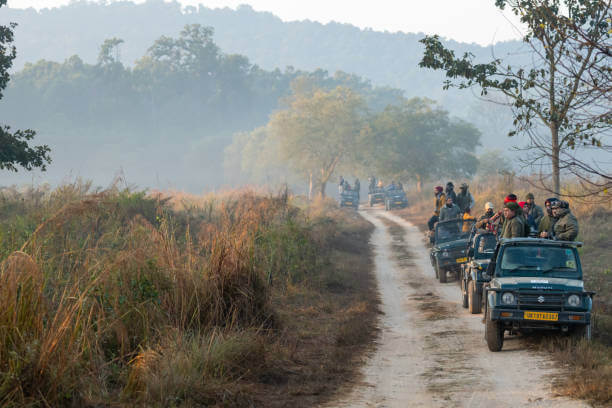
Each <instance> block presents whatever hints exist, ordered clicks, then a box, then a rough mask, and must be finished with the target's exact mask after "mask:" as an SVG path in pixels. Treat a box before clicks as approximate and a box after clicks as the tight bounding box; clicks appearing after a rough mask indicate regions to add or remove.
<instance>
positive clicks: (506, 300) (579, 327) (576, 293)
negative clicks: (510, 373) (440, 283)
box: [484, 238, 594, 351]
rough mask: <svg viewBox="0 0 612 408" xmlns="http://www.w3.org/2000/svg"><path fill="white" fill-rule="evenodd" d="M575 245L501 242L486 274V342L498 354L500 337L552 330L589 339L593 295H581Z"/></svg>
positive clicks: (543, 241)
mask: <svg viewBox="0 0 612 408" xmlns="http://www.w3.org/2000/svg"><path fill="white" fill-rule="evenodd" d="M580 246H582V243H580V242H566V241H550V240H546V239H538V238H513V239H502V240H501V241H500V243H499V244H498V245H497V248H496V249H495V253H494V254H493V257H492V258H491V259H492V260H491V262H490V263H489V266H488V268H487V273H489V274H490V275H491V282H490V284H489V287H488V288H487V289H486V293H487V294H486V296H487V301H486V302H485V318H484V323H485V338H486V340H487V345H488V346H489V350H491V351H500V350H501V349H502V347H503V344H504V333H505V332H506V331H508V332H510V333H515V332H520V331H531V330H556V331H561V332H567V333H571V334H573V335H575V336H579V337H584V338H586V339H590V338H591V307H592V304H593V301H592V297H593V295H594V293H593V292H586V291H585V290H584V282H583V281H582V268H581V265H580V259H579V257H578V250H577V248H578V247H580Z"/></svg>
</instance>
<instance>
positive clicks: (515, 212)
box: [501, 201, 527, 238]
mask: <svg viewBox="0 0 612 408" xmlns="http://www.w3.org/2000/svg"><path fill="white" fill-rule="evenodd" d="M520 209H521V207H520V206H519V205H518V204H517V203H516V202H515V201H509V202H507V203H506V204H505V205H504V218H505V220H506V221H505V222H504V227H503V230H502V234H501V238H521V237H526V236H527V234H526V233H525V232H526V229H525V220H524V219H523V217H522V216H521V215H520V214H519V211H520Z"/></svg>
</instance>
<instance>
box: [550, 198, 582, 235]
mask: <svg viewBox="0 0 612 408" xmlns="http://www.w3.org/2000/svg"><path fill="white" fill-rule="evenodd" d="M551 207H552V211H553V215H554V216H555V218H556V219H557V222H555V225H554V227H553V231H554V233H555V236H554V239H556V240H559V241H575V240H576V237H577V236H578V220H577V219H576V217H574V214H572V212H571V211H570V208H569V203H568V202H567V201H555V202H554V203H553V204H552V205H551Z"/></svg>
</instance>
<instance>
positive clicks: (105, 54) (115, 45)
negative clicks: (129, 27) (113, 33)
mask: <svg viewBox="0 0 612 408" xmlns="http://www.w3.org/2000/svg"><path fill="white" fill-rule="evenodd" d="M123 42H124V41H123V40H122V39H121V38H116V37H113V38H108V39H106V40H104V42H103V43H102V45H101V46H100V53H99V54H98V64H99V65H114V64H118V63H121V56H120V52H119V46H120V45H121V44H123Z"/></svg>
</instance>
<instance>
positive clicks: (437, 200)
mask: <svg viewBox="0 0 612 408" xmlns="http://www.w3.org/2000/svg"><path fill="white" fill-rule="evenodd" d="M444 204H446V195H445V194H444V188H443V187H442V186H436V187H434V207H435V210H434V215H433V216H432V217H431V218H430V219H429V221H427V226H428V227H429V230H430V231H433V228H434V224H435V223H436V222H438V220H439V219H440V209H441V208H442V207H443V206H444Z"/></svg>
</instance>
